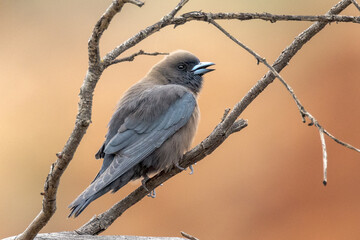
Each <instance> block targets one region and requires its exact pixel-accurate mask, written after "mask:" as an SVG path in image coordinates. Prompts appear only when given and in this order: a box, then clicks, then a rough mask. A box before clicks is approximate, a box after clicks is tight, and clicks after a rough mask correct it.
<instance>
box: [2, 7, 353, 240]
mask: <svg viewBox="0 0 360 240" xmlns="http://www.w3.org/2000/svg"><path fill="white" fill-rule="evenodd" d="M110 2H111V1H98V0H77V1H70V0H67V1H45V0H34V1H26V0H22V1H20V0H18V1H12V0H1V1H0V32H1V37H0V135H1V138H0V156H1V158H0V166H1V167H0V189H1V198H0V212H1V214H0V229H1V230H0V237H6V236H10V235H15V234H17V233H20V232H21V231H23V230H24V228H25V227H26V226H27V225H28V224H29V222H30V221H31V220H32V219H33V218H34V216H35V215H36V214H37V213H38V212H39V210H40V207H41V200H42V197H41V196H40V192H41V191H42V188H43V183H44V180H45V177H46V175H47V173H48V172H49V167H50V164H51V163H52V162H53V161H55V159H56V158H55V153H56V152H59V151H61V149H62V147H63V145H64V143H65V141H66V139H67V137H68V136H69V134H70V132H71V130H72V128H73V125H74V120H75V114H76V111H77V101H78V96H77V95H78V92H79V88H80V86H81V84H82V80H83V77H84V75H85V72H86V68H87V40H88V37H89V35H90V32H91V30H92V27H93V26H94V24H95V22H96V20H97V19H98V18H99V16H100V15H101V14H102V13H103V11H104V10H105V9H106V8H107V6H108V5H109V4H110ZM336 2H337V1H336V0H335V1H334V0H333V1H312V0H306V1H305V0H303V1H295V0H293V1H289V0H278V1H268V0H257V1H245V0H241V1H240V0H224V1H206V0H198V1H195V0H192V1H190V3H188V4H187V5H186V7H185V8H184V9H183V10H182V12H185V11H193V10H203V11H213V12H219V11H227V12H230V11H239V12H271V13H277V14H303V15H311V14H323V13H324V12H326V11H327V10H328V9H329V8H330V7H331V6H332V5H334V4H335V3H336ZM176 4H177V1H176V0H171V1H170V0H152V1H147V2H146V5H145V6H144V7H142V8H140V9H139V8H137V7H135V6H132V5H127V6H126V7H124V9H123V12H121V14H119V15H117V16H116V18H115V19H114V21H113V23H112V24H111V25H110V27H109V29H108V31H106V33H105V35H104V36H103V38H102V41H101V53H102V55H103V54H104V53H106V52H108V51H109V50H111V49H112V48H113V47H114V46H116V45H118V44H120V43H121V42H122V41H124V40H126V39H127V38H128V37H130V36H132V34H134V33H136V32H137V31H139V30H140V29H143V28H145V27H146V26H147V25H149V24H152V23H154V22H155V21H157V20H159V19H160V18H161V17H162V16H163V15H164V14H166V13H167V12H169V11H170V10H171V9H172V8H173V7H174V6H175V5H176ZM343 14H348V15H359V12H358V11H357V10H356V9H355V8H354V7H353V6H351V7H349V9H348V10H346V11H345V12H344V13H343ZM221 24H222V25H223V26H224V27H225V28H226V29H228V30H229V31H231V32H232V33H233V34H234V35H235V36H236V37H237V38H238V39H239V40H240V41H242V42H243V43H245V44H247V45H248V46H249V47H251V48H252V49H254V50H255V51H256V52H258V53H259V54H260V55H262V56H263V57H266V59H267V60H268V61H269V62H273V61H274V60H275V59H276V57H277V56H278V55H279V54H280V52H281V51H282V50H283V49H284V48H285V46H287V45H289V44H290V43H291V42H292V40H293V39H294V37H296V36H297V35H298V34H299V33H300V32H301V31H303V30H304V29H305V28H307V27H308V26H310V24H311V23H307V22H277V23H275V24H271V23H269V22H264V21H259V20H257V21H247V22H240V21H222V22H221ZM359 38H360V28H359V25H357V24H352V23H349V24H344V23H338V24H336V23H333V24H331V25H330V26H328V27H326V29H325V30H324V31H322V32H321V33H320V34H318V35H317V36H316V37H315V38H314V39H313V40H312V41H311V42H310V43H308V44H307V45H305V47H304V48H303V49H302V50H301V51H300V52H299V53H298V54H297V55H296V56H295V58H294V59H293V60H292V61H291V63H290V65H289V66H288V67H287V68H286V69H285V70H284V71H283V72H282V76H283V77H284V78H285V79H286V80H287V81H288V83H289V84H290V85H291V86H292V87H293V88H294V90H295V92H296V93H297V95H298V97H299V98H300V99H301V101H302V103H303V104H304V105H305V107H306V108H307V110H309V111H310V112H311V113H312V114H313V115H314V116H316V117H317V119H318V120H319V121H320V123H321V124H323V126H324V127H325V128H327V129H328V130H329V131H330V132H331V133H333V134H334V135H336V136H337V137H339V138H341V139H343V140H345V141H347V142H350V143H352V144H354V145H355V146H358V147H360V136H359V131H360V125H359V119H360V110H359V106H360V105H359V101H360V95H359V89H360V81H359V80H360V79H359V76H360V64H359V63H360V62H359V59H360V44H359ZM139 49H144V50H147V51H163V52H170V51H173V50H176V49H186V50H189V51H191V52H193V53H194V54H196V55H197V56H198V57H199V58H200V59H201V60H202V61H212V62H215V63H216V71H215V72H213V73H211V74H208V75H206V77H205V85H204V88H203V91H202V93H201V96H200V99H199V104H200V109H201V112H202V117H201V122H200V125H199V129H198V132H197V135H196V139H195V141H194V144H196V143H199V142H200V141H201V140H202V139H203V138H205V137H206V136H207V135H208V134H209V133H210V132H211V131H212V129H213V128H214V126H215V125H216V124H217V123H218V122H219V120H220V118H221V116H222V114H223V111H224V109H225V108H227V107H232V106H233V105H234V104H235V103H236V102H237V101H238V100H239V99H241V98H242V96H243V95H244V94H245V93H246V92H247V91H248V90H249V89H250V88H251V86H253V85H254V84H255V83H256V81H257V80H259V79H260V78H261V77H262V76H263V75H264V74H265V72H266V71H267V70H266V68H265V67H264V66H262V65H259V66H258V65H256V61H255V59H254V58H253V57H252V56H250V55H249V54H248V53H246V52H245V51H244V50H243V49H241V48H239V47H237V46H236V45H235V44H234V43H233V42H231V41H230V40H229V39H227V38H226V37H225V36H224V35H222V34H221V33H220V32H219V31H217V30H216V29H215V28H214V27H212V26H211V25H209V24H206V23H201V22H191V23H188V24H186V25H185V26H180V27H178V28H177V29H176V30H173V29H172V27H168V28H166V29H163V30H161V32H159V33H157V34H155V35H153V36H151V37H150V38H148V39H146V40H145V41H143V42H142V43H141V44H140V45H138V46H137V47H136V48H135V49H132V50H131V51H129V52H128V53H127V54H126V55H128V54H130V53H132V52H135V51H137V50H139ZM161 58H162V57H161V56H160V57H145V56H142V57H138V58H137V59H136V61H135V62H133V63H123V64H119V65H116V66H113V67H110V68H109V69H108V70H106V71H105V73H104V74H103V76H102V78H101V80H100V82H99V84H98V86H97V88H96V91H95V97H94V107H93V119H92V120H93V124H92V125H91V126H90V128H89V130H88V131H87V134H86V135H85V137H84V139H83V141H82V143H81V145H80V147H79V148H78V151H77V153H76V155H75V157H74V159H73V161H72V162H71V164H70V166H69V168H68V169H67V171H66V172H65V174H64V175H63V178H62V179H61V185H60V188H59V192H58V201H57V203H58V205H57V207H58V208H57V212H56V214H55V216H54V217H53V218H52V219H51V221H50V223H49V224H48V225H47V226H46V227H45V228H44V229H43V232H52V231H66V230H73V229H76V228H77V227H79V226H81V225H82V224H83V223H85V222H86V221H87V220H88V219H89V218H91V217H92V216H94V215H95V214H99V213H101V212H103V211H105V210H106V209H108V208H109V207H110V206H112V204H114V203H115V202H117V201H118V200H120V199H121V198H122V197H124V196H126V195H127V194H128V193H129V192H130V191H131V190H133V189H134V188H136V187H137V186H139V182H138V181H137V182H134V183H131V184H129V185H128V186H126V187H124V188H123V189H121V190H120V191H119V192H118V193H116V194H113V195H111V194H108V195H106V196H104V197H102V198H101V199H99V200H97V201H95V202H94V203H92V204H91V205H90V206H89V207H88V208H87V209H86V211H85V212H84V213H83V214H82V215H81V216H80V217H78V218H76V219H68V218H67V215H68V213H69V211H68V209H67V206H68V204H69V203H70V202H71V201H72V200H73V199H74V198H75V197H76V196H77V195H78V194H79V193H80V192H81V191H82V190H83V189H84V188H85V187H86V186H87V185H88V184H89V183H90V181H91V180H92V179H93V177H94V176H95V174H96V173H97V171H98V169H99V168H100V164H101V162H100V161H96V160H95V159H94V154H95V152H96V151H97V150H98V148H99V147H100V145H101V143H102V141H103V139H104V135H105V133H106V125H107V122H108V120H109V118H110V116H111V114H112V112H113V109H114V106H115V104H116V102H117V100H118V99H119V98H120V96H121V95H122V93H123V92H124V91H125V90H126V89H127V88H129V87H130V86H131V85H132V84H134V83H135V82H136V81H137V80H139V79H140V78H141V77H143V76H144V75H145V74H146V73H147V71H148V70H149V68H151V66H152V65H153V64H155V63H156V62H157V61H159V60H160V59H161ZM242 117H243V118H246V119H248V120H249V127H248V128H246V129H245V130H244V131H242V132H241V133H238V134H235V135H233V136H231V137H230V138H229V139H228V140H227V141H226V142H225V143H224V144H223V145H222V146H221V147H220V148H219V149H217V150H216V151H215V152H214V153H213V154H212V155H210V156H208V157H207V158H206V159H205V160H203V161H202V162H200V163H199V164H197V165H196V166H195V174H194V175H191V176H190V175H188V174H187V173H182V174H180V175H179V176H177V177H175V178H173V179H171V180H170V181H169V182H167V183H165V185H164V186H162V187H159V188H158V189H157V197H156V199H150V198H146V199H144V200H143V201H141V202H140V203H139V204H137V205H136V206H134V207H133V208H131V209H130V210H128V211H127V212H126V213H125V214H124V215H123V216H122V217H121V218H120V219H118V220H117V221H116V222H115V223H114V224H113V225H112V226H111V227H110V228H109V229H108V230H107V231H106V232H105V234H123V235H148V236H179V232H180V231H185V232H188V233H190V234H193V235H194V236H197V237H198V238H200V239H234V240H235V239H247V240H251V239H277V240H279V239H327V240H331V239H359V238H360V227H359V220H360V204H359V202H360V188H359V182H360V174H359V169H360V155H359V154H358V153H356V152H354V151H351V150H348V149H345V148H344V147H341V146H340V145H338V144H336V143H334V142H333V141H332V140H330V139H329V138H327V147H328V156H329V171H328V177H329V184H328V186H327V187H324V186H322V155H321V145H320V138H319V134H318V131H317V130H316V129H315V128H314V127H307V125H305V124H302V122H301V119H300V114H299V112H298V111H297V108H296V106H295V104H294V102H293V100H292V98H291V96H290V95H289V94H288V92H287V91H286V90H285V88H284V87H283V86H282V85H281V84H280V83H279V82H278V81H275V82H274V83H273V84H272V85H270V86H269V87H268V89H267V90H266V91H265V92H263V93H262V94H261V95H260V97H258V98H257V99H256V100H255V101H254V102H253V104H251V105H250V107H249V108H248V109H247V110H246V111H245V112H244V113H243V115H242Z"/></svg>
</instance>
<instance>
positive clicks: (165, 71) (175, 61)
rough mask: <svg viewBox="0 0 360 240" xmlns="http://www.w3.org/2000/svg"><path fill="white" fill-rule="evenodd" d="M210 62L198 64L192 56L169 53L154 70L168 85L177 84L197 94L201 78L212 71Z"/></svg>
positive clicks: (187, 53)
mask: <svg viewBox="0 0 360 240" xmlns="http://www.w3.org/2000/svg"><path fill="white" fill-rule="evenodd" d="M212 65H214V63H211V62H200V61H199V59H198V58H197V57H196V56H194V55H193V54H191V53H189V52H187V51H183V50H179V51H176V52H173V53H171V54H170V55H169V56H167V57H166V58H165V59H164V60H163V61H161V62H160V63H159V64H158V65H157V66H156V67H155V69H156V70H157V72H158V73H160V74H161V75H162V76H163V77H165V79H166V80H167V82H168V84H178V85H182V86H184V87H187V88H189V89H190V90H191V91H193V92H194V93H198V92H199V91H200V89H201V86H202V80H203V78H202V76H203V75H204V74H205V73H208V72H211V71H213V70H214V69H206V68H207V67H209V66H212Z"/></svg>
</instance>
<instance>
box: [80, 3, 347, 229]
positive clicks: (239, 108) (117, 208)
mask: <svg viewBox="0 0 360 240" xmlns="http://www.w3.org/2000/svg"><path fill="white" fill-rule="evenodd" d="M350 4H351V0H343V1H341V2H339V3H338V4H336V5H335V6H334V7H332V8H331V10H330V11H329V12H328V13H327V14H326V15H333V14H339V13H340V12H341V11H342V10H344V9H345V8H346V7H348V6H349V5H350ZM326 25H327V22H316V23H314V24H313V25H311V26H310V27H309V28H308V29H306V30H305V31H304V32H302V33H301V34H300V35H299V36H298V37H296V38H295V40H294V41H293V42H292V43H291V45H289V46H288V47H287V48H286V49H285V50H284V51H283V52H282V53H281V55H280V56H279V57H278V59H277V60H276V61H275V63H274V65H273V66H272V67H273V68H274V70H275V71H276V72H280V71H281V70H282V69H283V68H284V67H285V66H287V65H288V63H289V61H290V60H291V58H292V57H293V56H294V55H295V54H296V53H297V52H298V51H299V50H300V49H301V47H302V46H303V45H304V44H305V43H307V42H308V41H309V40H310V39H311V38H312V37H313V36H315V35H316V34H317V33H318V32H320V31H321V30H322V29H323V28H324V27H325V26H326ZM152 26H154V25H152ZM162 27H164V25H163V26H162ZM147 29H149V28H147ZM151 29H152V28H150V30H147V32H148V33H153V32H152V31H153V30H151ZM144 31H145V30H143V31H141V32H142V33H146V32H144ZM141 32H140V33H138V34H137V35H135V37H134V38H131V39H133V40H134V41H135V42H136V41H139V39H138V38H142V39H143V38H145V37H144V36H142V37H137V36H139V35H141ZM142 39H141V40H142ZM128 41H129V40H128ZM124 44H125V45H126V43H124ZM124 44H123V45H124ZM121 46H122V45H120V46H119V47H118V48H117V50H116V53H118V52H121V49H122V47H121ZM113 51H115V50H113ZM115 55H116V54H115ZM108 57H109V58H110V61H112V60H111V58H112V57H113V56H112V57H111V56H108ZM114 59H115V58H114ZM274 79H275V74H273V72H272V71H269V72H268V73H267V74H266V75H265V76H264V77H263V78H262V79H261V80H259V81H258V82H257V83H256V84H255V85H254V86H253V87H252V88H251V89H250V91H249V92H248V93H247V94H246V95H245V96H244V98H243V99H242V100H241V101H240V102H239V103H237V104H236V105H235V107H234V108H233V110H232V111H231V112H230V113H229V114H228V115H227V117H226V118H225V119H224V121H222V122H221V123H219V124H218V125H217V126H216V128H215V130H214V131H213V132H212V133H211V134H210V135H209V136H208V137H207V138H206V139H205V140H203V141H202V142H201V143H200V144H199V145H197V146H196V147H195V148H193V149H192V150H190V151H189V152H187V153H186V154H185V155H184V157H183V159H182V160H181V161H180V166H181V167H182V168H186V167H189V166H190V165H192V164H194V163H196V162H198V161H200V160H201V159H203V158H204V157H205V156H207V155H208V154H210V153H211V152H212V151H214V150H215V149H216V148H217V147H218V146H219V145H220V144H221V143H222V142H223V141H224V140H225V139H226V137H227V136H229V135H230V134H231V132H233V131H232V127H233V126H234V123H235V125H236V124H237V125H238V126H240V127H235V131H236V130H237V129H239V130H240V129H242V128H243V127H245V126H246V125H247V123H246V121H245V120H239V121H236V119H237V118H238V117H239V116H240V114H241V113H242V112H243V111H244V110H245V108H246V107H247V106H249V105H250V103H251V102H252V101H253V100H254V99H255V98H256V97H257V96H258V95H259V94H260V93H261V92H262V91H263V90H264V89H265V88H266V87H267V86H268V85H269V84H270V83H272V82H273V81H274ZM235 121H236V122H235ZM179 172H181V170H180V169H179V168H176V167H174V168H172V169H171V170H170V171H168V172H166V173H165V172H160V173H158V174H157V175H155V176H154V177H152V178H150V179H149V180H148V181H147V188H148V190H149V191H151V190H153V189H154V188H156V187H157V186H159V185H160V184H162V183H163V182H165V181H166V180H167V179H169V178H171V177H173V176H174V175H176V174H178V173H179ZM147 193H148V192H147V191H146V190H145V189H144V188H143V187H142V186H141V187H139V188H137V189H136V190H135V191H133V192H132V193H130V194H129V195H128V196H127V197H125V198H124V199H123V200H121V201H120V202H118V203H116V204H115V205H114V206H113V207H111V208H110V209H109V210H107V211H106V212H104V213H102V214H100V215H98V216H96V217H94V218H93V219H91V220H90V221H89V222H87V223H86V224H84V225H83V226H82V227H80V228H79V229H78V230H77V232H79V233H80V234H91V235H94V234H99V233H101V232H102V231H104V230H105V229H106V228H107V227H108V226H110V225H111V224H112V223H113V222H114V221H115V220H116V218H118V217H119V216H121V215H122V213H123V212H125V211H126V210H127V209H128V208H130V207H131V206H133V205H134V204H136V203H137V202H138V201H140V200H141V199H142V198H143V197H145V196H146V195H147Z"/></svg>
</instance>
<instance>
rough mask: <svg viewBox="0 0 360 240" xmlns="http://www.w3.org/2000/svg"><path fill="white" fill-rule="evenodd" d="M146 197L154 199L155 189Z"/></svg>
mask: <svg viewBox="0 0 360 240" xmlns="http://www.w3.org/2000/svg"><path fill="white" fill-rule="evenodd" d="M147 196H148V197H151V198H155V197H156V192H155V189H153V190H152V191H151V192H149V194H148V195H147Z"/></svg>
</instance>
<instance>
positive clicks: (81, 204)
mask: <svg viewBox="0 0 360 240" xmlns="http://www.w3.org/2000/svg"><path fill="white" fill-rule="evenodd" d="M86 190H87V189H86ZM86 190H85V191H86ZM109 190H110V189H107V188H105V189H102V190H100V191H98V192H96V193H95V194H93V195H91V196H90V197H88V198H85V197H84V193H85V191H84V192H83V193H82V194H80V196H78V197H77V198H76V199H75V200H74V201H73V202H72V203H71V204H70V205H69V208H70V211H71V212H70V214H69V216H68V217H72V216H74V217H77V216H79V215H80V213H82V211H84V209H85V208H86V207H87V206H88V205H89V204H90V203H91V202H92V201H94V200H95V199H97V198H99V197H101V196H102V195H104V194H105V193H107V192H108V191H109Z"/></svg>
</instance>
